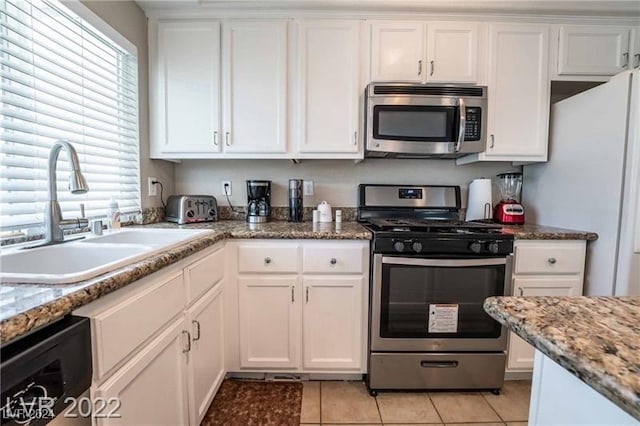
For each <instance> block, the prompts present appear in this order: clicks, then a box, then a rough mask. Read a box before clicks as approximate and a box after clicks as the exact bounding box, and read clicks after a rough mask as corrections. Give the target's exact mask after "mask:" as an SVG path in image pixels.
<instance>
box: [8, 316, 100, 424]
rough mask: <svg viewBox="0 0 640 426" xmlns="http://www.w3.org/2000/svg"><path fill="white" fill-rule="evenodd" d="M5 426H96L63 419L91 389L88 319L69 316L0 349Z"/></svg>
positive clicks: (75, 417) (88, 421) (74, 416)
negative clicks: (68, 408) (66, 411)
mask: <svg viewBox="0 0 640 426" xmlns="http://www.w3.org/2000/svg"><path fill="white" fill-rule="evenodd" d="M0 360H1V361H0V393H1V397H2V400H1V401H0V407H1V408H0V422H1V424H2V425H3V426H4V425H14V424H15V425H44V424H48V423H52V424H91V419H90V418H86V417H85V418H82V416H80V415H78V414H77V413H73V414H68V413H67V414H66V415H65V416H63V415H62V413H63V412H65V410H67V407H69V406H70V405H72V404H73V403H74V401H75V402H76V403H77V398H79V397H80V396H88V392H87V391H88V389H89V387H90V385H91V375H92V365H91V328H90V323H89V319H88V318H83V317H76V316H72V315H68V316H66V317H64V318H63V319H61V320H59V321H57V322H55V323H53V324H51V325H48V326H46V327H44V328H42V329H40V330H38V331H36V332H34V333H31V334H29V335H28V336H25V337H23V338H20V339H19V340H17V341H15V342H11V343H9V344H8V345H6V346H3V347H2V348H1V349H0Z"/></svg>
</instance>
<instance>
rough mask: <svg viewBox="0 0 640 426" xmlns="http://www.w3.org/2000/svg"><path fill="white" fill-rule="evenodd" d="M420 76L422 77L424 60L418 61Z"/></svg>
mask: <svg viewBox="0 0 640 426" xmlns="http://www.w3.org/2000/svg"><path fill="white" fill-rule="evenodd" d="M418 75H422V59H420V60H419V61H418Z"/></svg>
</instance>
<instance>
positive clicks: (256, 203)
mask: <svg viewBox="0 0 640 426" xmlns="http://www.w3.org/2000/svg"><path fill="white" fill-rule="evenodd" d="M270 219H271V181H270V180H248V181H247V222H249V223H263V222H269V220H270Z"/></svg>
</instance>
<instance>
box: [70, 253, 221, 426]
mask: <svg viewBox="0 0 640 426" xmlns="http://www.w3.org/2000/svg"><path fill="white" fill-rule="evenodd" d="M223 254H224V252H223V250H222V245H218V246H215V247H213V248H211V249H207V250H204V251H203V252H201V253H198V254H196V255H193V256H191V257H189V258H187V259H184V260H182V261H180V262H178V263H177V264H175V265H173V266H171V267H168V268H165V269H163V270H162V271H159V272H156V273H154V274H152V275H150V276H148V277H145V278H143V279H141V280H139V281H137V282H135V283H133V284H131V285H129V286H127V287H125V288H122V289H120V290H118V291H116V292H113V293H111V294H109V295H106V296H104V297H102V298H100V299H99V300H96V301H95V302H93V303H90V304H88V305H86V306H83V307H82V308H80V309H78V310H76V311H74V314H75V315H80V316H86V317H89V318H90V319H91V333H92V352H93V353H92V356H93V360H94V361H93V363H94V366H96V367H95V368H94V373H93V380H92V386H91V389H92V391H91V394H92V397H93V400H96V398H104V400H105V401H106V400H108V399H109V398H118V399H119V401H120V406H119V407H117V408H116V407H115V406H113V405H109V406H108V408H109V409H113V414H117V416H112V415H108V410H104V411H103V412H101V413H94V417H95V419H94V420H95V423H96V424H97V425H111V424H123V425H139V424H148V425H186V424H190V425H199V424H200V422H201V421H202V418H203V417H204V414H205V413H206V410H207V408H208V407H209V404H211V401H212V400H213V397H214V395H215V392H216V391H217V389H218V387H219V385H220V383H221V382H222V379H223V378H224V376H225V374H226V365H225V360H224V322H223V320H224V315H223V314H224V310H223V308H224V303H223V288H224V285H223V273H222V272H220V271H224V267H225V266H224V256H223ZM94 408H95V407H94Z"/></svg>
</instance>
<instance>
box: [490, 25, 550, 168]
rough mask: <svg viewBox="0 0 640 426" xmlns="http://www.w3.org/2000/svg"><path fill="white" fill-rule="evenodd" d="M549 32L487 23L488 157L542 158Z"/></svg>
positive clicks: (537, 27)
mask: <svg viewBox="0 0 640 426" xmlns="http://www.w3.org/2000/svg"><path fill="white" fill-rule="evenodd" d="M548 38H549V28H548V26H546V25H527V24H518V25H515V24H491V25H490V27H489V87H488V91H489V93H488V95H489V101H488V102H489V104H488V112H487V114H488V132H487V136H488V140H487V149H486V155H487V156H496V157H499V156H503V157H508V156H512V157H525V158H526V157H530V158H531V159H536V157H538V158H537V159H545V157H546V152H547V137H548V133H549V128H548V123H549V79H548V51H549V43H548Z"/></svg>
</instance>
